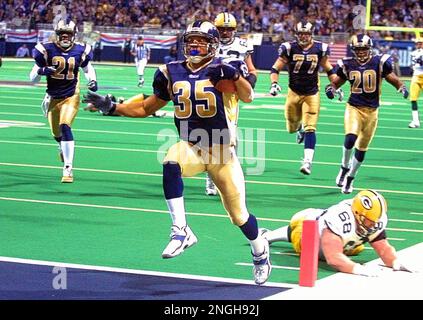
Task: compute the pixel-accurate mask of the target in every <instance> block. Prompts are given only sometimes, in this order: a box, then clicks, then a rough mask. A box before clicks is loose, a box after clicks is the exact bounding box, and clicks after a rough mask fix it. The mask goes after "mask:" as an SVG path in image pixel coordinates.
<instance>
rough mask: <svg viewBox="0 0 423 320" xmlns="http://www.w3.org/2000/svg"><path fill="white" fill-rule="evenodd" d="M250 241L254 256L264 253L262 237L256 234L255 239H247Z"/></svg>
mask: <svg viewBox="0 0 423 320" xmlns="http://www.w3.org/2000/svg"><path fill="white" fill-rule="evenodd" d="M248 242H250V246H251V251H252V252H253V254H254V255H255V256H259V255H261V254H263V253H264V239H263V237H261V236H258V237H257V238H256V239H255V240H248Z"/></svg>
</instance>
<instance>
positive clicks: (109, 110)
mask: <svg viewBox="0 0 423 320" xmlns="http://www.w3.org/2000/svg"><path fill="white" fill-rule="evenodd" d="M82 102H84V103H92V104H93V105H94V106H95V107H96V108H97V109H98V110H99V112H101V113H103V114H105V115H106V116H110V115H112V114H113V112H115V110H116V103H115V102H113V101H112V99H111V95H110V94H108V95H105V96H102V95H99V94H97V93H95V92H92V91H88V93H87V94H86V95H84V99H83V100H82Z"/></svg>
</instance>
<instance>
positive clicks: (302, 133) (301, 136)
mask: <svg viewBox="0 0 423 320" xmlns="http://www.w3.org/2000/svg"><path fill="white" fill-rule="evenodd" d="M304 137H305V131H304V128H303V125H301V127H299V128H298V130H297V143H298V144H301V143H303V141H304Z"/></svg>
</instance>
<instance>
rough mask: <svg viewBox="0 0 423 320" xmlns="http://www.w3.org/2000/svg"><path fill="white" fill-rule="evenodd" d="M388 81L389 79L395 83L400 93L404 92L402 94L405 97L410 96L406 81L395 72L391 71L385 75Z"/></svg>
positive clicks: (391, 82) (392, 83)
mask: <svg viewBox="0 0 423 320" xmlns="http://www.w3.org/2000/svg"><path fill="white" fill-rule="evenodd" d="M385 79H386V81H388V82H389V83H390V84H391V85H393V86H394V87H395V89H397V91H398V92H399V93H401V94H402V96H403V97H404V99H407V98H408V96H409V92H408V90H407V87H406V86H405V85H404V83H403V82H402V81H401V80H400V79H399V78H398V77H397V75H396V74H395V73H393V72H391V73H390V74H388V75H387V76H386V77H385Z"/></svg>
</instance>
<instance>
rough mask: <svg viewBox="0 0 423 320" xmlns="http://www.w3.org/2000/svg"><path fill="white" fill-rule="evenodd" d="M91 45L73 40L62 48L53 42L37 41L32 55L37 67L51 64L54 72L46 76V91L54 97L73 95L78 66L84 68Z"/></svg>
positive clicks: (90, 54)
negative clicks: (71, 43) (71, 44)
mask: <svg viewBox="0 0 423 320" xmlns="http://www.w3.org/2000/svg"><path fill="white" fill-rule="evenodd" d="M92 55H93V53H92V50H91V46H90V45H88V44H82V43H78V42H75V43H74V44H73V46H72V47H70V48H69V49H67V50H64V49H62V48H60V47H58V46H57V45H56V44H55V43H54V42H46V43H39V44H37V45H36V46H35V49H34V51H33V56H34V60H35V63H36V64H37V66H38V67H40V68H42V67H46V66H51V67H54V68H55V69H56V72H55V73H54V74H52V75H51V76H47V93H48V94H49V95H50V96H51V97H52V98H55V99H58V98H67V97H71V96H73V95H74V94H75V93H76V91H77V89H78V90H79V88H77V87H78V73H79V68H85V67H86V66H87V65H88V62H90V61H91V59H92Z"/></svg>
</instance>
